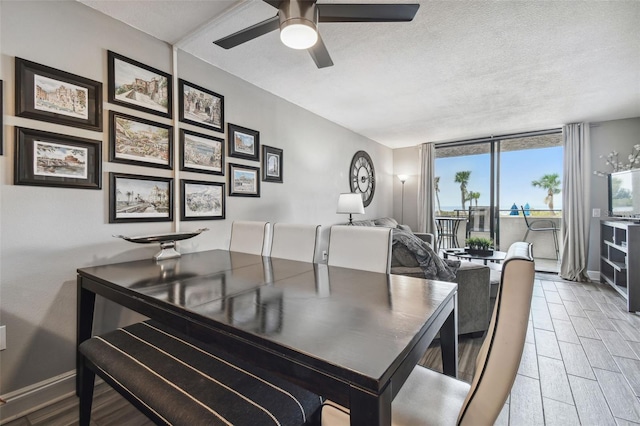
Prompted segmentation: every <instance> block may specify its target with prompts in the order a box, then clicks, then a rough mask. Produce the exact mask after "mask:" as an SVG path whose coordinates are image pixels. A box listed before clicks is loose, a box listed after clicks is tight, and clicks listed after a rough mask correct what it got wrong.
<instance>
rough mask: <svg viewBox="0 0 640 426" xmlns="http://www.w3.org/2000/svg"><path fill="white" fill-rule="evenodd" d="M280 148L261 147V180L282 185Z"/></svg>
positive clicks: (281, 154) (281, 152) (281, 153)
mask: <svg viewBox="0 0 640 426" xmlns="http://www.w3.org/2000/svg"><path fill="white" fill-rule="evenodd" d="M282 156H283V151H282V149H280V148H274V147H272V146H267V145H262V180H263V181H264V182H275V183H282V163H283V161H282V158H283V157H282Z"/></svg>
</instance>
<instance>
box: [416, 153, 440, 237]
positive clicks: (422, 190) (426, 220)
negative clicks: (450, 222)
mask: <svg viewBox="0 0 640 426" xmlns="http://www.w3.org/2000/svg"><path fill="white" fill-rule="evenodd" d="M435 158H436V148H435V145H434V144H433V143H431V142H429V143H423V144H422V145H421V146H420V177H419V181H418V232H430V233H432V234H433V235H436V220H435V211H436V203H435V186H434V184H433V177H434V175H435V171H434V169H435Z"/></svg>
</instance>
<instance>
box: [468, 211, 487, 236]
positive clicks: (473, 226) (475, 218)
mask: <svg viewBox="0 0 640 426" xmlns="http://www.w3.org/2000/svg"><path fill="white" fill-rule="evenodd" d="M472 232H488V233H489V234H491V207H489V206H480V207H472V206H469V220H468V221H467V230H466V233H465V238H469V237H471V233H472Z"/></svg>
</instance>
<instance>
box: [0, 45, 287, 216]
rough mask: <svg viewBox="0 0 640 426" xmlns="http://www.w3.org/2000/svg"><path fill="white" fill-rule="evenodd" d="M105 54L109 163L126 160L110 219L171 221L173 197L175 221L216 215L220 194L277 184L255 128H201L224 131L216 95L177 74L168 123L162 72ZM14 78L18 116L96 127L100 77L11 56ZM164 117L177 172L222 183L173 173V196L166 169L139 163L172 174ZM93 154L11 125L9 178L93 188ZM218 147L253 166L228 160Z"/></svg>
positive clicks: (115, 176)
mask: <svg viewBox="0 0 640 426" xmlns="http://www.w3.org/2000/svg"><path fill="white" fill-rule="evenodd" d="M106 56H107V61H106V62H107V93H108V96H107V100H108V104H109V105H110V104H113V105H117V106H118V107H120V108H113V109H112V108H111V107H109V109H108V120H106V121H107V126H106V132H107V134H106V136H107V140H108V161H109V162H110V163H119V164H123V165H127V166H135V169H132V170H125V172H126V173H125V172H122V173H121V172H114V171H110V172H109V179H108V185H109V188H108V191H109V208H108V217H109V223H125V222H151V221H173V220H174V219H173V212H172V211H169V210H172V208H173V207H170V206H173V205H174V202H178V203H179V207H180V213H181V214H180V217H179V220H184V221H191V220H219V219H224V218H225V217H226V202H225V197H226V196H227V195H228V196H232V197H260V196H261V193H260V182H261V179H262V181H264V182H275V183H282V182H283V177H282V169H283V150H282V149H280V148H276V147H272V146H267V145H264V146H263V148H262V150H261V149H260V132H259V131H258V130H254V129H251V128H248V127H244V126H240V125H237V124H233V123H228V125H227V135H226V140H225V139H223V138H220V137H217V136H215V135H214V134H212V133H210V132H213V133H223V132H224V130H225V121H224V96H223V95H221V94H219V93H216V92H214V91H212V90H210V89H207V88H205V87H203V86H201V85H198V84H194V83H192V82H190V81H187V80H184V79H181V78H179V79H178V97H179V98H178V103H177V104H178V105H179V111H178V118H177V119H175V118H173V111H172V106H173V104H172V102H171V100H172V98H173V94H172V86H173V80H172V79H173V76H172V75H171V74H169V73H167V72H163V71H161V70H159V69H157V68H155V67H153V66H150V65H148V64H145V63H143V62H140V61H138V60H137V59H134V58H131V57H127V56H124V55H121V54H119V53H116V52H114V51H111V50H107V51H106ZM15 75H16V79H15V81H16V94H17V96H16V114H17V115H19V116H22V117H25V118H30V119H35V120H42V121H47V122H51V123H56V124H61V125H68V126H73V127H79V128H84V129H89V130H94V131H96V132H100V133H102V130H103V125H102V120H103V114H102V108H103V106H102V83H101V82H99V81H94V80H91V79H87V78H85V77H82V76H79V75H75V74H71V73H68V72H66V71H63V70H58V69H55V68H53V67H49V66H47V65H44V64H39V63H35V62H32V61H28V60H26V59H22V58H15ZM1 89H2V86H1V85H0V90H1ZM122 108H124V110H125V111H126V112H124V111H122V110H121V109H122ZM146 114H151V115H153V116H157V117H158V119H157V120H153V119H149V118H148V116H147V115H146ZM169 123H172V124H178V123H179V124H178V125H180V126H181V127H180V128H179V130H178V134H179V141H178V143H179V149H178V151H177V152H178V156H179V167H180V171H184V172H187V173H194V174H195V173H197V174H203V175H212V176H220V177H223V178H224V179H225V180H226V181H227V183H225V182H219V181H215V180H214V181H208V180H202V179H199V180H198V179H180V181H179V183H180V187H179V188H178V190H179V191H178V192H179V193H180V199H178V200H174V197H173V193H174V192H175V191H174V189H173V188H172V186H173V185H174V179H173V175H174V173H171V176H156V174H155V173H148V172H145V171H144V170H145V169H141V167H143V168H155V169H165V170H168V171H171V170H174V169H173V167H174V152H175V150H174V126H173V125H172V124H169ZM182 123H184V125H185V126H187V127H186V128H182ZM189 126H197V127H199V128H201V129H202V130H201V131H199V132H196V131H193V130H191V129H190V128H189ZM203 132H206V133H203ZM101 153H102V143H101V141H100V140H91V139H86V138H78V137H75V136H71V135H68V136H67V135H64V134H56V133H50V132H42V131H37V130H32V129H27V128H16V153H15V179H14V183H15V184H16V185H34V186H54V187H55V186H57V187H66V188H90V189H101V188H102V176H101V171H102V156H101ZM227 153H228V155H229V157H233V158H236V159H240V160H245V161H255V162H259V166H250V165H247V164H242V163H227V161H226V160H227V158H226V155H227ZM110 169H111V168H110ZM227 170H228V172H227V176H228V177H227V176H225V172H226V171H227ZM129 171H130V172H131V173H129ZM139 173H144V174H139ZM227 185H228V188H229V192H228V194H226V193H225V186H227ZM154 191H155V192H154ZM159 194H165V195H164V196H160V195H159Z"/></svg>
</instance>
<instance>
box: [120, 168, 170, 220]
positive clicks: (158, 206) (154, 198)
mask: <svg viewBox="0 0 640 426" xmlns="http://www.w3.org/2000/svg"><path fill="white" fill-rule="evenodd" d="M109 186H110V188H109V223H123V222H171V221H172V220H173V179H172V178H164V177H154V176H140V175H128V174H123V173H113V172H111V173H109Z"/></svg>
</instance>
